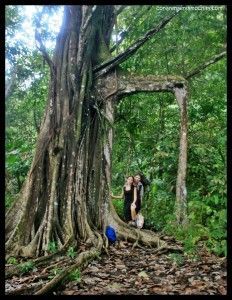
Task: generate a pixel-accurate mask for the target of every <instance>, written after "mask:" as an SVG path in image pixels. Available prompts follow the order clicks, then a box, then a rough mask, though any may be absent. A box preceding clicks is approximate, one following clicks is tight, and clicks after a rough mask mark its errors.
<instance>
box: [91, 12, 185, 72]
mask: <svg viewBox="0 0 232 300" xmlns="http://www.w3.org/2000/svg"><path fill="white" fill-rule="evenodd" d="M179 12H180V11H175V13H173V14H172V15H170V16H168V17H165V18H163V20H161V22H160V23H159V24H158V25H157V26H156V27H154V28H152V29H151V30H149V31H148V32H147V33H146V34H145V35H143V36H142V37H141V38H139V39H138V40H137V41H135V42H134V43H133V44H132V45H131V46H130V47H129V48H127V49H126V50H125V51H124V52H122V53H120V54H119V55H117V56H116V57H113V58H112V59H110V60H108V61H105V62H103V63H102V64H100V65H98V66H96V67H95V68H94V73H95V76H96V77H99V76H101V75H104V74H105V73H107V72H108V71H109V70H110V69H112V68H114V67H116V66H117V65H119V64H120V63H122V62H123V61H125V60H126V59H128V58H129V57H130V56H131V55H132V54H134V53H135V52H136V51H137V50H138V49H139V48H140V47H141V46H142V45H143V44H144V43H145V42H146V41H148V40H149V39H150V38H151V37H152V36H154V35H155V34H157V33H158V32H159V31H160V30H161V29H162V28H164V27H165V26H166V25H167V24H168V23H169V22H170V21H171V19H172V18H174V17H175V16H176V15H177V14H178V13H179Z"/></svg>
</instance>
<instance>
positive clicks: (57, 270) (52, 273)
mask: <svg viewBox="0 0 232 300" xmlns="http://www.w3.org/2000/svg"><path fill="white" fill-rule="evenodd" d="M62 271H63V270H62V268H58V267H55V268H53V269H52V270H51V271H50V272H49V275H48V278H49V279H53V278H54V277H55V276H57V275H59V274H60V273H61V272H62Z"/></svg>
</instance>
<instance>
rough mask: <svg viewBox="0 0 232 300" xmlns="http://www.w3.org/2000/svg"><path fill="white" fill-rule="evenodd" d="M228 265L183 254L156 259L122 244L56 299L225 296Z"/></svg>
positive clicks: (149, 252) (150, 251)
mask: <svg viewBox="0 0 232 300" xmlns="http://www.w3.org/2000/svg"><path fill="white" fill-rule="evenodd" d="M226 277H227V274H226V261H225V259H223V260H222V259H219V258H218V257H216V256H214V255H208V254H207V253H201V254H200V256H199V257H198V259H196V260H195V261H194V260H192V259H191V260H190V259H189V258H187V257H186V256H184V255H183V254H179V253H171V254H170V253H169V254H168V253H166V254H165V253H163V254H160V255H155V254H154V250H153V249H148V248H146V249H141V248H134V249H132V244H130V243H126V242H120V244H118V245H116V246H110V249H109V255H106V254H105V255H102V256H101V257H100V258H99V259H98V260H95V261H93V262H92V263H91V264H89V265H88V267H87V268H86V269H85V270H84V271H83V272H82V273H81V276H80V279H79V280H78V281H76V282H75V281H74V282H69V283H68V284H66V286H65V287H63V290H62V291H57V292H56V293H55V294H57V295H102V294H128V295H129V294H132V295H136V294H137V295H150V294H152V295H156V294H159V295H161V294H170V295H171V294H176V295H183V294H187V295H189V294H201V295H216V294H219V295H220V294H222V295H225V294H226V289H227V286H226Z"/></svg>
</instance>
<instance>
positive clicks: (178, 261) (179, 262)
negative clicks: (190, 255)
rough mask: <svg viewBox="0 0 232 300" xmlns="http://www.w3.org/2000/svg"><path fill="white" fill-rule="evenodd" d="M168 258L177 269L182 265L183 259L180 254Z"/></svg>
mask: <svg viewBox="0 0 232 300" xmlns="http://www.w3.org/2000/svg"><path fill="white" fill-rule="evenodd" d="M168 257H169V259H170V261H171V262H172V263H175V264H177V266H179V267H180V266H182V265H183V264H184V257H183V256H182V255H181V254H178V253H171V254H169V255H168Z"/></svg>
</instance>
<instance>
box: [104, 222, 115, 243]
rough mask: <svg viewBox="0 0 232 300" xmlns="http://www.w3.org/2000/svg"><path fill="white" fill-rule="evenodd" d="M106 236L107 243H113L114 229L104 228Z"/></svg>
mask: <svg viewBox="0 0 232 300" xmlns="http://www.w3.org/2000/svg"><path fill="white" fill-rule="evenodd" d="M106 236H107V238H108V240H109V242H111V243H114V242H115V241H116V239H117V237H116V232H115V230H114V228H113V227H111V226H107V227H106Z"/></svg>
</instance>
